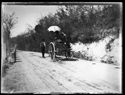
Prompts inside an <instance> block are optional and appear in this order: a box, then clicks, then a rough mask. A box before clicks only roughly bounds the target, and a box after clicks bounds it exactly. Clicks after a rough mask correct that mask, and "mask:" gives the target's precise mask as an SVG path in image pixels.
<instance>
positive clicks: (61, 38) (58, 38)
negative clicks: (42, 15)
mask: <svg viewBox="0 0 125 95" xmlns="http://www.w3.org/2000/svg"><path fill="white" fill-rule="evenodd" d="M48 31H49V32H51V33H52V35H53V36H52V35H51V38H52V39H53V40H54V41H55V42H57V44H58V43H60V44H62V45H63V46H64V47H62V46H61V48H65V55H66V57H67V56H69V57H70V48H71V47H70V39H69V38H70V37H69V36H67V35H66V34H65V33H64V32H62V31H61V29H60V28H59V27H58V26H50V27H49V28H48ZM57 46H59V45H57ZM66 53H67V54H66Z"/></svg>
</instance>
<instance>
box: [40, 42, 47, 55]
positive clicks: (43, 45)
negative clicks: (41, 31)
mask: <svg viewBox="0 0 125 95" xmlns="http://www.w3.org/2000/svg"><path fill="white" fill-rule="evenodd" d="M40 48H41V52H42V57H45V56H44V54H45V49H46V44H45V42H41V43H40Z"/></svg>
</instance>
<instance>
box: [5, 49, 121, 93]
mask: <svg viewBox="0 0 125 95" xmlns="http://www.w3.org/2000/svg"><path fill="white" fill-rule="evenodd" d="M45 56H46V58H42V54H41V53H38V52H29V51H17V62H16V63H15V64H14V65H13V66H11V67H10V68H9V70H8V74H7V75H6V77H5V80H4V84H5V87H6V90H10V92H13V93H16V92H18V93H23V92H24V93H56V92H57V93H121V85H120V84H121V67H118V66H115V65H110V64H105V63H100V62H94V61H86V60H81V59H77V60H76V59H70V60H66V59H64V58H61V59H60V60H58V61H56V62H53V61H52V60H51V59H50V57H49V56H48V55H47V54H46V55H45Z"/></svg>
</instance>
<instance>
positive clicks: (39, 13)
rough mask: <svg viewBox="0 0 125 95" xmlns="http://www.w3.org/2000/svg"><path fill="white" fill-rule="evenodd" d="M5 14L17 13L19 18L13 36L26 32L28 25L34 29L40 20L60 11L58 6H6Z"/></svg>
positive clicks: (4, 8) (16, 15)
mask: <svg viewBox="0 0 125 95" xmlns="http://www.w3.org/2000/svg"><path fill="white" fill-rule="evenodd" d="M2 9H3V12H5V13H9V14H11V13H13V12H15V17H18V23H17V24H16V25H15V27H14V28H13V29H12V30H11V32H12V34H11V36H12V37H14V36H16V35H19V34H21V33H22V32H25V30H26V29H27V26H28V25H31V26H32V27H34V26H35V25H36V24H37V21H38V19H39V18H41V17H44V16H46V15H48V14H49V13H52V14H54V13H55V12H56V10H57V9H58V6H57V5H6V6H4V7H3V8H2Z"/></svg>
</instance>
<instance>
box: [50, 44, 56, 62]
mask: <svg viewBox="0 0 125 95" xmlns="http://www.w3.org/2000/svg"><path fill="white" fill-rule="evenodd" d="M49 56H50V57H51V59H52V60H53V61H55V57H56V54H55V45H54V43H53V42H51V43H50V45H49Z"/></svg>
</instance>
